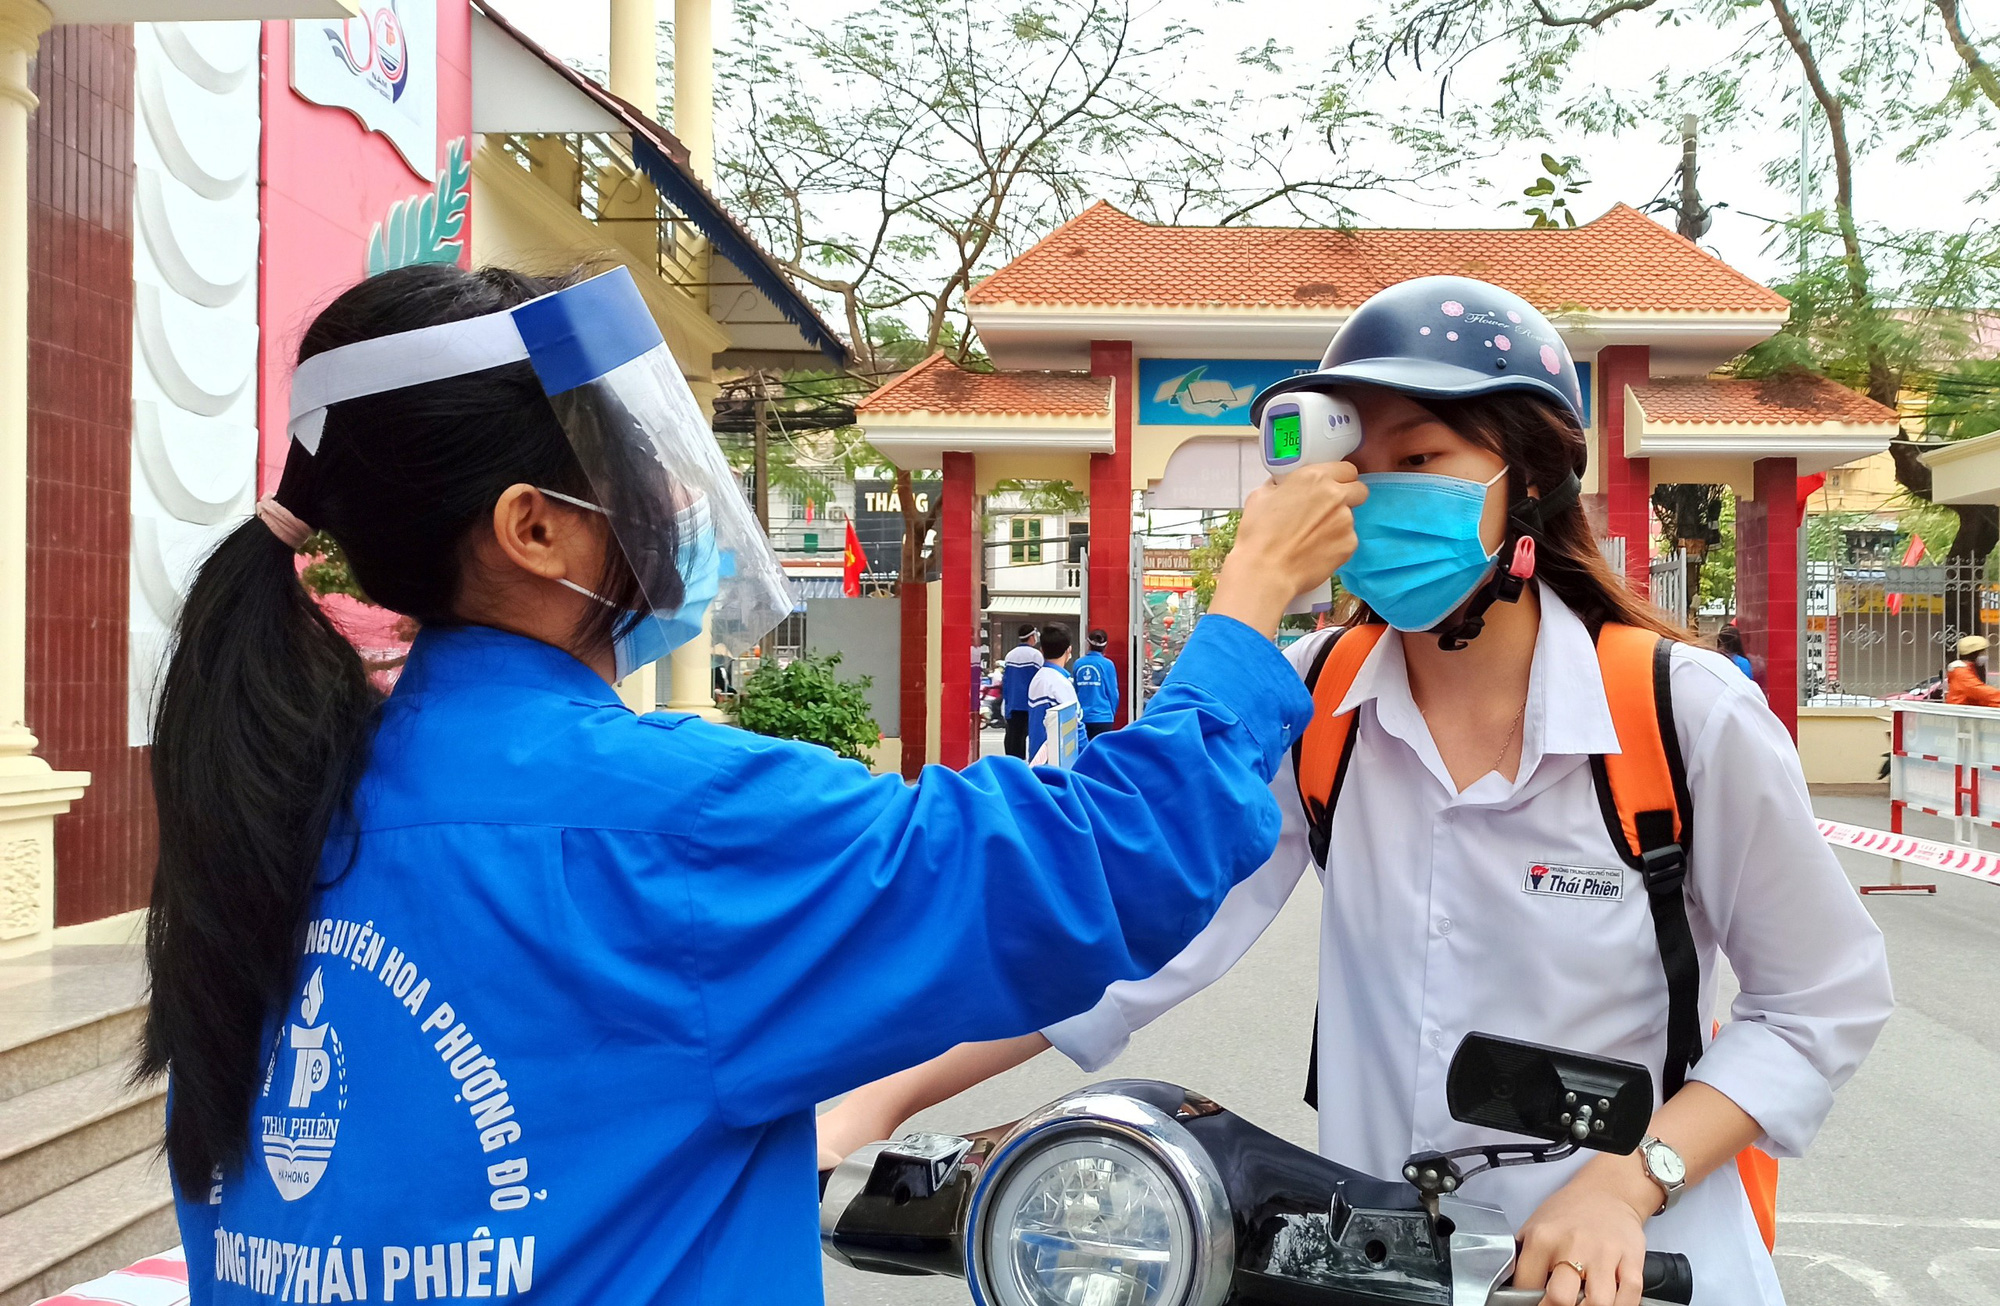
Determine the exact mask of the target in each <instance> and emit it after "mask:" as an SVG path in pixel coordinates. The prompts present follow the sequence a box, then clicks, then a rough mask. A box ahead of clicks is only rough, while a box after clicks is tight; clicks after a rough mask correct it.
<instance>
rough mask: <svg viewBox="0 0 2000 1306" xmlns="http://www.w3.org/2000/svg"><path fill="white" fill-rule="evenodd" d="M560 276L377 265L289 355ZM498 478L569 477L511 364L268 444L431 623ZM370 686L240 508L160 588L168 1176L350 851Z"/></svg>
mask: <svg viewBox="0 0 2000 1306" xmlns="http://www.w3.org/2000/svg"><path fill="white" fill-rule="evenodd" d="M562 284H564V283H563V282H560V281H554V280H547V279H538V278H531V277H526V276H522V275H520V274H518V273H514V272H508V271H504V270H499V269H490V268H489V269H484V270H481V271H479V272H465V271H462V270H460V269H458V268H456V267H445V266H438V265H419V266H416V267H409V268H401V269H398V270H396V271H393V272H385V273H383V274H381V275H380V276H376V277H372V278H370V279H369V280H367V281H364V282H362V283H361V284H360V285H358V286H355V287H354V288H353V289H351V290H349V291H347V292H346V293H345V294H343V295H341V296H340V297H339V298H338V299H336V300H335V301H334V302H333V303H332V304H330V305H329V306H328V307H327V308H326V309H325V310H324V311H322V312H321V313H320V314H319V316H318V317H317V318H316V319H315V320H314V322H313V324H312V326H311V328H310V329H309V330H308V331H307V333H306V336H305V339H304V342H303V343H302V345H301V347H300V350H299V357H300V361H301V362H303V361H304V360H305V359H307V358H310V357H312V356H313V355H315V354H319V353H323V352H325V351H327V350H330V349H336V348H339V347H340V346H342V345H346V344H350V343H353V342H356V341H360V340H367V339H373V338H375V337H378V336H385V335H391V334H394V333H396V332H401V331H410V330H415V329H417V328H419V327H427V326H435V325H439V324H441V323H444V322H452V321H458V320H462V319H465V318H470V317H476V316H481V315H483V314H487V313H494V312H499V311H501V310H504V309H507V308H510V307H512V306H514V305H516V304H519V303H522V302H523V301H525V300H528V299H531V298H533V297H535V296H537V295H540V294H545V293H547V292H549V291H551V290H555V289H559V288H560V287H561V285H562ZM520 482H527V483H530V484H533V485H538V486H542V487H544V488H547V489H552V490H557V491H561V492H563V493H567V494H572V495H576V496H578V497H586V496H588V495H589V494H590V493H591V491H590V487H589V484H588V483H587V481H586V479H585V477H584V474H583V471H582V468H581V467H580V466H579V465H578V463H577V461H576V457H575V454H574V453H573V452H572V451H571V448H570V445H569V442H568V440H567V439H566V437H565V436H564V434H563V431H562V428H561V427H560V426H559V425H558V423H557V421H556V417H555V413H554V412H553V410H552V409H551V408H550V407H549V404H548V401H547V400H546V398H544V397H543V394H542V390H541V387H540V385H539V384H538V383H537V382H536V380H535V376H534V373H533V371H532V370H531V369H530V368H529V367H528V365H527V364H525V363H516V364H512V365H509V366H506V367H499V368H492V369H489V370H487V371H483V372H477V373H473V374H471V375H468V376H463V377H456V378H453V379H451V380H447V381H438V382H433V383H430V384H427V385H422V386H413V387H410V388H408V389H404V390H397V391H391V392H388V393H386V394H381V395H373V396H370V397H368V398H367V399H360V400H354V401H350V402H347V403H342V404H336V405H334V406H333V407H332V408H331V409H329V410H328V412H327V421H326V429H325V431H324V433H323V435H322V437H321V443H320V446H319V452H318V453H317V454H307V453H306V452H305V450H304V448H303V447H302V446H300V445H297V444H294V445H293V446H292V447H291V451H290V456H289V457H288V458H287V460H286V463H285V471H284V475H283V477H282V479H281V481H280V483H279V487H278V490H277V493H276V496H275V497H276V499H277V501H278V503H279V504H281V505H282V506H283V507H284V508H285V509H286V510H287V511H289V512H290V513H292V514H294V515H295V516H296V517H298V518H299V519H301V520H303V521H304V522H307V523H310V524H311V525H312V526H313V527H315V528H317V529H319V530H322V531H325V532H327V533H329V534H331V535H332V536H333V537H334V538H335V539H336V540H338V541H339V543H340V545H341V548H342V550H343V552H344V553H345V554H346V557H347V560H348V563H349V565H350V567H351V568H352V570H353V573H354V576H355V579H356V580H357V581H358V582H359V584H360V585H361V587H362V588H363V589H364V590H365V591H366V592H367V593H368V595H369V597H370V598H371V599H373V600H374V601H375V602H377V603H379V604H381V605H383V606H384V607H387V608H390V609H392V610H394V611H396V612H400V613H403V614H404V615H406V616H410V617H414V618H416V619H417V620H418V621H419V622H421V623H422V624H424V625H447V624H452V623H453V622H454V621H455V617H454V607H455V604H456V602H457V599H458V595H459V587H460V581H461V573H462V567H463V563H464V560H465V556H466V548H465V545H466V540H467V536H468V534H469V532H471V531H472V530H473V529H474V528H475V527H478V526H481V525H483V524H484V523H486V522H489V521H490V520H491V515H492V511H493V505H494V503H495V501H496V500H497V499H498V498H499V496H500V494H501V493H502V492H503V491H505V490H506V489H507V487H509V486H510V485H514V484H516V483H520ZM608 552H609V553H610V554H611V555H612V557H613V558H614V559H615V558H616V557H617V551H616V550H615V549H613V550H609V551H608ZM607 566H608V567H611V568H612V570H611V574H609V575H607V576H606V577H605V578H604V579H603V581H602V582H601V583H600V585H601V587H600V588H599V589H598V592H599V593H601V594H605V595H606V596H607V597H609V598H612V599H614V600H616V601H617V602H618V603H619V604H620V606H624V605H626V604H627V603H629V602H630V601H631V600H632V598H633V593H632V591H633V588H634V582H633V580H632V577H631V573H630V571H629V569H626V568H624V567H623V566H622V564H614V563H607ZM592 606H593V607H595V605H592ZM616 619H617V614H616V612H615V611H614V610H613V609H610V608H607V609H604V610H603V611H602V612H600V613H596V614H593V616H592V617H590V618H589V619H588V620H589V621H591V622H593V623H595V624H596V626H597V627H598V628H597V629H594V630H587V631H584V632H579V637H580V638H582V639H586V640H588V639H608V638H609V631H610V623H611V622H613V621H615V620H616ZM377 703H378V695H377V694H376V692H375V690H374V689H373V688H372V687H371V685H370V684H369V681H368V677H367V674H366V671H365V668H364V667H363V665H362V662H361V659H360V656H359V655H358V654H357V653H356V652H355V650H354V648H353V646H352V645H351V644H349V643H348V642H347V640H346V639H345V638H343V637H342V636H341V634H340V632H339V631H338V630H337V629H335V627H334V626H333V624H332V623H331V622H330V621H329V620H328V619H327V617H326V615H325V614H324V613H323V612H322V611H321V610H320V608H319V605H318V604H317V603H316V602H315V601H314V600H313V598H312V596H311V595H309V594H308V593H307V592H306V591H305V589H304V587H303V586H301V585H300V584H299V581H298V575H297V555H296V554H295V553H294V552H293V550H292V549H291V548H290V547H289V546H288V545H286V544H285V543H283V542H281V541H280V540H279V539H278V537H277V536H276V535H275V534H273V533H272V531H271V529H269V528H268V527H266V526H265V525H264V523H263V522H262V521H259V520H257V519H254V518H253V519H251V520H250V521H248V522H246V523H244V524H243V525H242V526H240V527H238V528H237V529H236V530H235V531H234V532H232V533H231V534H230V535H229V536H228V537H227V538H225V539H224V540H223V541H222V543H221V544H220V545H219V546H218V547H217V548H216V550H215V551H214V553H213V554H211V555H210V556H209V558H208V560H207V561H206V562H205V563H204V564H203V565H202V568H201V571H200V573H199V574H198V575H197V576H196V577H195V580H194V583H193V585H192V587H191V588H190V589H189V591H188V595H187V599H186V602H185V603H184V605H183V606H182V608H181V612H180V617H179V620H178V623H177V625H176V629H175V643H174V648H173V654H172V657H171V659H170V660H169V662H168V665H167V668H166V672H165V676H164V678H163V680H162V682H161V686H160V693H159V701H158V708H157V715H156V718H155V722H154V727H153V745H152V769H153V793H154V798H155V802H156V805H157V807H158V810H159V821H160V842H159V848H160V852H159V861H158V863H157V866H156V870H155V873H154V880H153V899H152V910H151V912H150V914H149V916H148V920H147V927H146V961H147V965H148V968H149V970H150V972H151V980H152V998H151V1007H150V1010H149V1012H148V1014H147V1019H146V1031H145V1040H144V1046H143V1049H142V1053H141V1057H140V1067H139V1073H140V1075H142V1076H151V1075H156V1074H159V1073H161V1072H162V1071H164V1072H166V1073H167V1074H168V1075H169V1078H170V1081H171V1084H172V1087H173V1110H172V1113H171V1116H170V1118H169V1120H168V1122H167V1136H166V1150H167V1156H168V1159H169V1161H170V1162H171V1164H172V1168H173V1172H174V1176H175V1178H176V1180H177V1181H178V1182H179V1184H180V1187H181V1191H182V1192H183V1193H187V1194H190V1195H192V1194H196V1193H200V1192H203V1191H205V1190H206V1188H207V1186H208V1185H209V1183H210V1182H211V1176H212V1175H214V1174H215V1173H216V1172H217V1171H218V1170H220V1171H222V1172H225V1173H226V1172H233V1171H234V1170H235V1169H236V1168H237V1167H238V1166H240V1165H241V1164H242V1162H243V1160H244V1157H245V1155H246V1153H247V1151H248V1147H249V1128H248V1126H249V1119H250V1112H251V1104H252V1102H253V1101H254V1099H255V1095H256V1091H257V1085H258V1081H259V1077H260V1075H261V1071H262V1066H261V1058H262V1054H263V1051H264V1042H265V1038H266V1035H267V1032H268V1030H269V1028H270V1025H271V1022H272V1020H273V1019H274V1018H275V1015H276V1013H277V1012H279V1011H281V1010H282V1009H283V1007H284V1005H285V1003H286V1001H287V1000H288V998H289V997H290V990H291V987H292V985H293V983H294V982H295V978H296V973H297V969H298V961H299V957H300V952H301V946H302V941H303V933H304V929H305V923H306V920H307V916H308V913H309V911H310V908H311V901H312V895H313V890H314V886H315V883H316V882H317V880H318V879H319V876H320V874H321V870H322V867H323V866H325V867H327V868H328V870H329V872H330V873H332V874H338V873H339V871H340V870H341V869H342V865H343V859H344V857H345V856H348V855H351V852H352V846H353V844H352V839H351V838H348V837H346V832H348V831H351V830H352V829H353V828H354V827H353V822H352V819H351V818H352V813H351V808H352V804H353V799H354V793H355V788H356V785H357V784H358V782H359V780H360V778H361V774H362V772H363V770H364V769H365V768H366V765H367V758H368V743H369V738H370V734H371V731H372V728H373V721H374V715H375V709H376V706H377ZM330 835H331V836H332V838H331V840H330V839H329V836H330Z"/></svg>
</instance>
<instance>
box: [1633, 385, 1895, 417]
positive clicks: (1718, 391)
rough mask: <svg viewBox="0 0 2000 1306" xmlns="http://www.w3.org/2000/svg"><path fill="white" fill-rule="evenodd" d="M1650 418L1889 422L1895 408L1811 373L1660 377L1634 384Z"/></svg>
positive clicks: (1640, 404)
mask: <svg viewBox="0 0 2000 1306" xmlns="http://www.w3.org/2000/svg"><path fill="white" fill-rule="evenodd" d="M1632 393H1633V394H1634V395H1635V396H1636V397H1637V398H1638V400H1639V407H1641V408H1643V409H1645V410H1646V420H1647V421H1649V422H1731V423H1737V424H1741V425H1750V426H1779V425H1792V426H1800V425H1812V424H1816V423H1823V422H1847V423H1851V424H1854V425H1864V424H1874V425H1883V426H1890V425H1894V424H1895V422H1896V410H1895V409H1893V408H1888V407H1885V406H1883V405H1882V404H1878V403H1876V402H1875V401H1874V400H1873V399H1870V398H1869V397H1868V396H1867V395H1864V394H1858V393H1856V392H1855V391H1853V390H1849V389H1848V388H1847V387H1846V386H1844V385H1842V384H1840V383H1839V382H1838V381H1830V380H1828V379H1827V378H1826V377H1823V376H1814V375H1813V374H1812V373H1810V372H1785V373H1780V374H1779V375H1777V376H1768V377H1763V378H1761V379H1758V380H1754V381H1749V380H1743V379H1741V378H1736V377H1723V378H1711V377H1700V376H1679V377H1660V378H1656V379H1654V380H1651V381H1648V382H1647V383H1646V384H1644V385H1639V386H1633V387H1632Z"/></svg>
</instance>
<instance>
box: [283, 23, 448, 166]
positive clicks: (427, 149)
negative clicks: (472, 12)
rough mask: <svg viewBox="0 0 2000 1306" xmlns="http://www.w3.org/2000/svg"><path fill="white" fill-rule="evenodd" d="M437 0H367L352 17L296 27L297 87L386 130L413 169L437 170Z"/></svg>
mask: <svg viewBox="0 0 2000 1306" xmlns="http://www.w3.org/2000/svg"><path fill="white" fill-rule="evenodd" d="M437 53H438V51H437V4H436V0H362V5H361V12H360V13H359V14H358V15H356V16H355V17H353V18H310V19H301V20H299V21H297V22H294V23H293V24H292V89H293V90H294V91H297V92H298V93H299V95H300V96H301V97H302V98H304V99H307V100H310V101H312V102H313V103H314V104H323V105H327V106H328V107H330V108H335V109H345V110H347V111H348V112H349V113H352V114H353V115H354V116H355V117H357V118H359V119H360V120H361V125H362V126H364V127H366V128H367V129H368V130H369V131H372V132H380V133H381V134H382V135H383V136H385V137H387V138H388V139H389V142H390V144H392V145H394V146H395V147H396V152H397V153H398V154H401V155H402V156H403V162H405V163H407V164H408V165H409V167H410V171H412V172H414V173H416V174H417V175H418V176H419V177H422V178H423V179H424V180H425V181H429V180H431V174H432V173H433V171H435V169H436V168H437V139H438V130H437V64H438V60H437Z"/></svg>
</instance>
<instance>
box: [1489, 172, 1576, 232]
mask: <svg viewBox="0 0 2000 1306" xmlns="http://www.w3.org/2000/svg"><path fill="white" fill-rule="evenodd" d="M1541 163H1542V174H1541V176H1539V177H1536V178H1535V179H1534V181H1532V182H1530V183H1529V184H1528V186H1527V188H1526V189H1525V190H1523V191H1522V192H1521V194H1522V195H1524V196H1526V197H1527V198H1528V199H1530V200H1535V201H1537V202H1536V203H1534V204H1523V203H1522V202H1521V201H1520V200H1508V201H1507V203H1506V204H1505V205H1504V206H1503V207H1506V208H1518V209H1520V210H1521V211H1522V212H1523V213H1525V214H1526V215H1527V216H1528V218H1529V219H1530V221H1529V223H1528V225H1529V226H1530V227H1533V228H1542V227H1574V226H1575V225H1576V212H1575V210H1573V209H1571V208H1570V206H1569V197H1570V196H1572V195H1581V194H1583V188H1584V187H1585V186H1587V185H1589V184H1590V178H1589V177H1587V176H1585V175H1584V172H1583V160H1581V159H1579V158H1577V157H1575V156H1574V155H1571V156H1570V157H1568V158H1563V159H1558V158H1556V157H1555V156H1554V155H1553V154H1544V155H1542V159H1541Z"/></svg>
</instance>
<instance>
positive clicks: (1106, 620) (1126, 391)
mask: <svg viewBox="0 0 2000 1306" xmlns="http://www.w3.org/2000/svg"><path fill="white" fill-rule="evenodd" d="M1090 374H1091V375H1092V376H1108V377H1110V378H1111V382H1112V384H1111V440H1112V446H1111V452H1110V453H1094V454H1092V455H1090V576H1089V578H1088V581H1087V583H1088V584H1089V586H1090V624H1091V625H1093V626H1101V627H1103V628H1104V630H1105V631H1106V632H1107V633H1109V634H1110V636H1111V644H1110V647H1108V648H1106V649H1105V650H1104V651H1105V653H1106V655H1107V656H1109V657H1110V659H1111V665H1112V666H1114V667H1116V668H1117V669H1118V716H1117V722H1118V724H1119V725H1124V724H1125V705H1126V703H1128V702H1130V701H1131V700H1130V695H1131V692H1132V688H1131V686H1132V639H1131V634H1130V632H1131V629H1132V414H1133V413H1134V411H1136V409H1137V404H1136V403H1135V401H1134V387H1135V386H1136V385H1137V376H1136V374H1135V372H1134V369H1133V363H1132V343H1131V342H1130V341H1129V340H1093V341H1091V344H1090ZM1082 635H1083V632H1081V631H1079V632H1078V640H1077V642H1078V643H1079V644H1081V643H1082V642H1083V640H1082Z"/></svg>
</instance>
